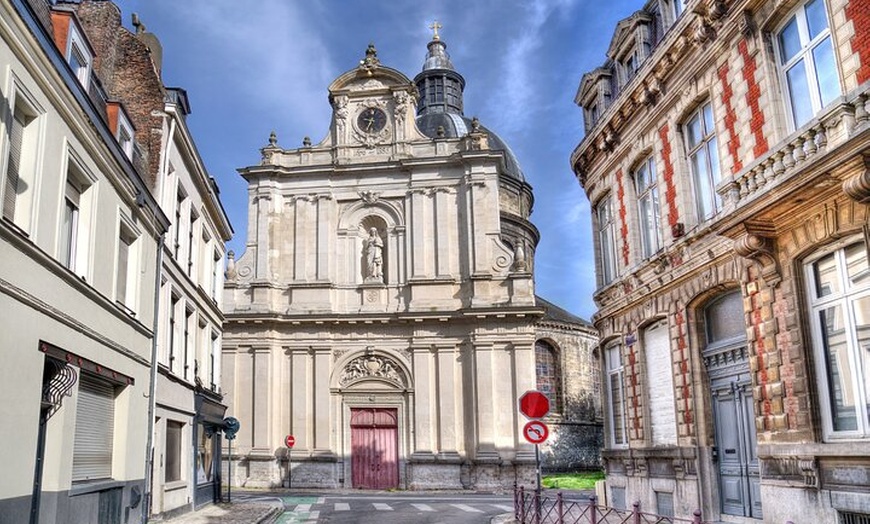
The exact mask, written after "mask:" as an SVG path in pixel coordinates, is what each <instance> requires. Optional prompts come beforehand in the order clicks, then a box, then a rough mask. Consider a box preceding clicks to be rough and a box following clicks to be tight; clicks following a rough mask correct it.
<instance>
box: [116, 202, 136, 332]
mask: <svg viewBox="0 0 870 524" xmlns="http://www.w3.org/2000/svg"><path fill="white" fill-rule="evenodd" d="M141 235H142V233H141V231H140V230H139V228H137V227H136V225H135V224H134V223H133V221H132V220H131V219H130V218H128V217H127V216H125V215H124V214H123V213H120V218H119V220H118V233H117V235H115V238H116V239H117V242H118V244H117V247H118V248H117V249H116V254H117V257H116V266H115V301H116V302H117V303H118V304H120V305H121V306H123V307H124V309H125V310H126V311H127V312H128V313H130V314H131V315H133V316H135V315H136V312H137V310H138V308H137V307H136V305H137V303H138V298H139V285H138V284H139V281H138V280H137V278H136V275H138V273H139V264H138V262H139V245H140V244H139V238H140V237H141ZM122 244H126V245H127V260H126V267H124V268H123V275H122V268H121V245H122ZM122 277H123V278H122ZM122 282H123V284H124V292H123V296H121V292H120V291H119V289H120V288H121V283H122Z"/></svg>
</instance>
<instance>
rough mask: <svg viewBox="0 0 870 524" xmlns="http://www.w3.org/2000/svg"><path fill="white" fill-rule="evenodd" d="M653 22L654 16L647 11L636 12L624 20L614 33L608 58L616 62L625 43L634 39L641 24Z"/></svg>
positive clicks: (608, 50) (608, 49)
mask: <svg viewBox="0 0 870 524" xmlns="http://www.w3.org/2000/svg"><path fill="white" fill-rule="evenodd" d="M652 20H653V16H652V15H651V14H649V13H647V12H646V11H635V12H634V13H633V14H632V15H631V16H629V17H628V18H623V19H622V20H621V21H620V22H619V23H618V24H616V29H615V30H614V31H613V38H611V40H610V47H608V48H607V56H608V57H610V58H612V59H614V60H616V59H617V58H618V56H617V55H618V54H619V51H620V50H621V49H622V46H623V44H624V43H625V41H626V40H629V39H633V38H634V35H635V33H634V31H635V29H636V28H637V26H638V25H639V24H649V23H650V22H652Z"/></svg>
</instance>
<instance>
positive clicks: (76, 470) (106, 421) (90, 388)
mask: <svg viewBox="0 0 870 524" xmlns="http://www.w3.org/2000/svg"><path fill="white" fill-rule="evenodd" d="M80 380H81V382H80V386H79V395H78V404H77V406H76V433H75V445H74V447H73V470H72V480H73V482H76V481H85V480H96V479H105V478H111V477H112V441H113V439H114V420H115V390H114V388H113V387H112V386H111V385H110V384H108V383H106V382H103V381H101V380H98V379H96V378H93V377H91V376H89V375H86V374H85V373H81V374H80Z"/></svg>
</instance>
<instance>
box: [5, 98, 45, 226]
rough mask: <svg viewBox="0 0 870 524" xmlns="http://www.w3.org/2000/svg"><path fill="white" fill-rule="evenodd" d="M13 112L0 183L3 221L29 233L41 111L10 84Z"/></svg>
mask: <svg viewBox="0 0 870 524" xmlns="http://www.w3.org/2000/svg"><path fill="white" fill-rule="evenodd" d="M13 96H14V99H15V101H14V110H13V112H12V118H11V119H10V120H9V121H8V123H7V126H8V131H7V132H8V135H7V136H8V138H9V140H8V144H9V146H8V147H9V149H8V153H7V155H6V170H5V175H6V176H5V178H4V180H3V187H2V191H3V218H5V219H7V220H9V221H11V222H12V223H14V224H15V225H16V226H18V227H19V228H21V229H22V230H23V231H25V232H29V230H30V217H31V208H32V206H31V204H32V200H33V197H32V196H33V194H34V187H35V184H36V174H37V171H38V170H37V169H36V161H37V158H38V155H37V152H38V151H39V148H38V144H37V142H38V140H39V134H40V133H39V122H40V120H39V119H38V116H39V114H40V112H38V111H37V110H36V109H35V107H36V106H35V105H34V104H32V103H30V102H29V101H28V100H27V99H26V98H25V96H24V93H23V91H22V90H21V89H20V88H19V86H18V85H17V83H16V84H13Z"/></svg>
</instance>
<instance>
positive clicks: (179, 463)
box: [163, 419, 186, 484]
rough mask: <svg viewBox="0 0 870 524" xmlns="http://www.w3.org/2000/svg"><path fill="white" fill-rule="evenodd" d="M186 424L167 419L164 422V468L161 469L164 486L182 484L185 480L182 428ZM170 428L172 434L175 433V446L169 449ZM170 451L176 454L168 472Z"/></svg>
mask: <svg viewBox="0 0 870 524" xmlns="http://www.w3.org/2000/svg"><path fill="white" fill-rule="evenodd" d="M185 426H186V424H185V423H184V422H182V421H179V420H172V419H168V420H167V421H166V433H165V438H164V443H163V444H164V456H165V460H164V468H163V482H164V483H166V484H169V483H173V482H183V481H184V480H185V475H184V472H185V471H186V468H185V467H184V448H185V446H184V427H185ZM170 427H172V428H173V430H172V432H175V433H177V435H176V438H177V446H174V447H173V448H172V449H170V446H169V439H170ZM170 451H172V452H174V453H176V454H177V456H176V457H174V458H175V461H174V462H173V465H174V468H172V471H170V460H169V459H170V455H169V454H170ZM170 473H172V474H173V475H172V478H170Z"/></svg>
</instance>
